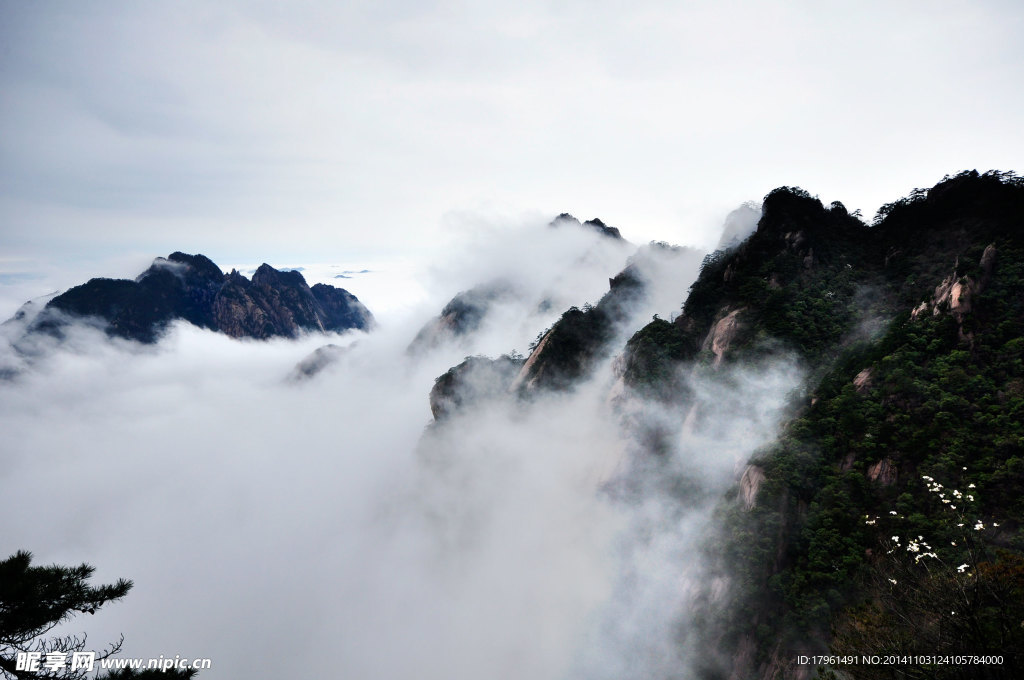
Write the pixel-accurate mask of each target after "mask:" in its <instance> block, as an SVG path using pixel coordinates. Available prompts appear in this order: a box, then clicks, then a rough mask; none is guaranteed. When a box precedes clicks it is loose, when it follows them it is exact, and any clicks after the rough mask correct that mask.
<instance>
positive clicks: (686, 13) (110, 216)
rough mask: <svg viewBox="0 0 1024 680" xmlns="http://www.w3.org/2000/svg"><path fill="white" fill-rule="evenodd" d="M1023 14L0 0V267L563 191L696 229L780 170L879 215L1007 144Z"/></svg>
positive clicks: (631, 223)
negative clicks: (908, 195) (879, 210)
mask: <svg viewBox="0 0 1024 680" xmlns="http://www.w3.org/2000/svg"><path fill="white" fill-rule="evenodd" d="M1022 37H1024V5H1021V4H1020V3H1017V2H971V3H965V2H938V1H936V0H929V1H928V2H898V3H893V2H888V1H886V2H859V3H833V2H821V1H820V0H816V1H814V2H748V3H739V2H723V1H715V2H651V1H646V0H630V2H613V1H601V0H597V1H594V0H588V1H587V2H574V1H571V0H570V1H566V2H537V1H533V0H517V1H516V2H488V3H470V2H448V1H443V2H430V1H428V0H416V1H415V2H412V1H409V2H406V1H401V2H380V1H373V2H314V1H296V2H288V3H277V2H227V1H223V2H217V3H207V2H188V1H184V2H164V3H156V2H147V3H138V2H132V3H129V2H112V1H109V0H105V1H104V2H60V3H58V2H46V1H36V2H14V1H11V0H0V278H2V279H3V281H4V282H5V283H8V284H10V283H11V281H16V280H17V281H23V280H24V277H25V275H26V272H27V273H32V272H37V271H39V270H40V269H46V268H47V267H52V268H57V269H60V268H63V267H66V266H70V265H71V264H73V263H76V262H77V263H81V262H91V263H96V262H103V263H105V264H103V265H102V266H101V267H100V265H98V264H91V265H90V266H95V267H100V271H96V272H94V273H96V274H107V275H115V274H118V273H119V274H120V275H123V276H128V275H134V274H135V273H137V271H138V270H139V267H138V264H140V263H141V262H142V261H143V260H144V259H146V258H150V257H152V256H154V255H158V254H162V255H166V254H167V253H169V252H171V251H173V250H184V251H186V252H202V253H205V254H207V255H210V256H211V257H213V259H214V260H215V261H217V262H218V263H231V262H239V261H254V262H260V261H263V260H266V261H269V262H271V263H274V264H277V265H282V264H289V263H291V264H298V263H299V262H301V261H318V262H346V263H349V262H351V263H358V261H359V260H361V259H367V258H381V257H390V256H392V255H394V254H396V252H397V251H399V250H402V251H405V254H409V253H414V254H415V253H418V252H422V251H423V250H424V249H427V248H430V247H435V246H436V245H437V244H438V243H441V242H443V241H444V239H445V238H448V237H449V236H450V234H449V231H450V230H449V229H448V225H450V224H451V223H453V222H454V223H456V224H459V225H461V227H462V228H464V227H465V225H466V224H470V225H471V224H472V221H473V219H476V218H478V217H481V218H488V219H490V218H495V217H498V218H501V219H522V218H524V216H525V217H532V218H533V219H540V218H542V217H547V216H549V215H553V214H556V213H558V212H561V211H570V212H573V213H575V214H577V215H578V216H580V217H582V218H589V217H593V216H599V217H601V218H603V219H604V220H605V221H606V222H609V223H610V224H614V225H616V226H618V227H620V228H621V229H622V230H623V233H624V235H625V236H626V237H627V238H630V239H631V240H633V241H635V242H644V241H647V240H650V239H663V240H667V241H670V242H675V243H693V244H696V245H712V244H713V242H714V235H713V230H714V228H715V227H717V226H718V225H720V224H721V220H722V217H723V216H724V215H725V214H726V213H727V212H728V211H729V210H730V209H732V208H734V207H735V206H736V205H738V204H739V203H741V202H743V201H745V200H750V199H753V200H760V198H761V197H763V196H764V194H765V193H767V192H768V191H769V190H771V189H772V188H774V187H776V186H780V185H783V184H789V185H794V184H795V185H799V186H803V187H804V188H806V189H808V190H809V191H811V192H812V193H814V194H818V195H819V196H820V197H821V198H822V200H824V201H826V202H828V201H832V200H842V201H843V202H844V203H845V204H846V205H847V207H848V208H849V209H851V210H853V209H855V208H860V209H862V210H863V211H864V213H865V215H866V216H868V217H870V216H871V215H872V214H873V213H874V211H875V210H876V209H877V207H878V206H879V205H880V204H881V203H884V202H887V201H890V200H893V199H895V198H897V197H899V196H902V195H905V194H906V193H907V192H909V190H911V189H913V188H914V187H917V186H930V185H931V184H934V183H935V182H936V181H938V180H939V179H940V178H941V177H942V176H943V175H944V174H946V173H954V172H957V171H959V170H962V169H966V168H977V169H979V170H987V169H990V168H997V169H1004V170H1006V169H1012V170H1021V169H1022V168H1021V167H1020V166H1021V159H1024V135H1021V134H1020V124H1021V119H1022V113H1021V112H1022V111H1024V88H1022V87H1021V86H1020V83H1021V82H1022V81H1024V56H1022V55H1024V39H1022ZM128 260H131V265H130V266H129V265H128V264H125V265H123V269H124V271H119V272H118V271H111V268H112V267H113V269H118V267H119V266H120V265H117V266H114V265H110V264H109V263H110V262H127V261H128ZM104 268H105V269H104ZM19 277H20V278H19ZM73 282H74V281H71V282H68V283H73ZM39 285H40V286H42V285H43V284H42V283H40V284H39ZM20 292H21V289H19V293H20ZM38 292H39V293H42V292H46V291H42V290H40V291H38Z"/></svg>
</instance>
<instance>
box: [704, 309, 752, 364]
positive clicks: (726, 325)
mask: <svg viewBox="0 0 1024 680" xmlns="http://www.w3.org/2000/svg"><path fill="white" fill-rule="evenodd" d="M742 311H743V310H742V309H734V310H732V311H731V312H729V313H728V314H726V315H725V316H723V317H722V318H721V319H719V320H718V321H717V322H716V323H715V325H714V326H712V328H711V330H710V331H709V332H708V335H707V337H706V338H705V339H704V343H703V347H702V349H706V350H711V353H712V354H713V355H714V357H715V359H714V363H713V364H712V365H713V366H714V367H715V368H718V367H719V366H720V365H721V363H722V357H724V356H725V353H726V351H728V349H729V347H730V345H732V342H733V340H734V339H735V338H736V335H737V333H739V331H740V321H739V315H740V313H741V312H742Z"/></svg>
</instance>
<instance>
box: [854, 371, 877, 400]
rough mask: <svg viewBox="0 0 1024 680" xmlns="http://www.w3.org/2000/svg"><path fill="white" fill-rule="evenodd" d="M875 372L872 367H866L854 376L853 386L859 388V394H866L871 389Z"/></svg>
mask: <svg viewBox="0 0 1024 680" xmlns="http://www.w3.org/2000/svg"><path fill="white" fill-rule="evenodd" d="M873 373H874V371H872V370H871V369H870V368H865V369H864V370H863V371H861V372H860V373H858V374H857V375H856V376H855V377H854V378H853V387H854V388H855V389H856V390H857V393H858V394H864V393H865V392H867V391H868V390H870V389H871V377H872V374H873Z"/></svg>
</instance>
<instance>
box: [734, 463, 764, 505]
mask: <svg viewBox="0 0 1024 680" xmlns="http://www.w3.org/2000/svg"><path fill="white" fill-rule="evenodd" d="M762 482H764V470H763V469H762V468H760V467H758V466H757V465H748V466H747V467H746V469H745V470H743V476H742V477H740V498H741V499H742V500H743V509H744V510H750V509H752V508H753V507H754V503H755V501H757V492H758V491H759V490H760V489H761V483H762Z"/></svg>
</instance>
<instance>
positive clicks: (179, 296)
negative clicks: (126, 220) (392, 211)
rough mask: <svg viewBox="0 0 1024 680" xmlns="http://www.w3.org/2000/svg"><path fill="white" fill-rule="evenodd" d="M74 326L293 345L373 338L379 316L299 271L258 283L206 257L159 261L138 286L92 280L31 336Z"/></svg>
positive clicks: (68, 295)
mask: <svg viewBox="0 0 1024 680" xmlns="http://www.w3.org/2000/svg"><path fill="white" fill-rule="evenodd" d="M76 318H86V319H91V320H93V321H94V322H97V323H99V324H100V325H101V327H103V329H104V330H105V331H106V332H107V333H108V334H109V335H112V336H118V337H122V338H127V339H130V340H137V341H140V342H146V343H151V342H155V341H156V340H157V339H158V338H159V336H160V334H161V332H162V331H163V330H164V329H165V328H166V327H167V325H168V324H169V323H170V322H172V321H175V320H179V319H180V320H184V321H188V322H189V323H191V324H194V325H196V326H199V327H201V328H208V329H211V330H215V331H219V332H222V333H225V334H227V335H230V336H232V337H235V338H243V337H247V338H257V339H265V338H271V337H295V336H297V335H298V334H300V333H303V332H308V331H320V332H326V331H345V330H349V329H360V330H368V329H369V328H370V327H372V325H373V323H374V321H373V315H372V314H371V313H370V311H369V310H368V309H366V307H365V306H363V305H362V303H360V302H359V300H358V299H356V297H355V296H354V295H352V294H351V293H349V292H348V291H345V290H342V289H339V288H334V287H333V286H326V285H323V284H317V285H315V286H313V288H310V287H309V286H308V285H307V284H306V281H305V279H304V278H303V276H302V274H300V273H299V272H297V271H284V272H282V271H278V270H276V269H274V268H273V267H271V266H270V265H268V264H263V265H261V266H260V267H259V269H257V270H256V272H255V274H253V277H252V280H251V281H250V280H249V279H247V278H245V277H244V276H242V275H241V274H239V273H238V272H237V271H232V272H231V273H229V274H227V275H225V274H224V273H223V272H222V271H221V269H220V268H219V267H218V266H217V265H216V264H214V263H213V262H212V261H211V260H210V259H209V258H207V257H205V256H203V255H188V254H185V253H180V252H175V253H171V254H170V255H169V256H168V257H167V258H162V257H160V258H157V259H156V260H154V261H153V264H152V265H151V266H150V267H149V269H147V270H146V271H144V272H143V273H142V274H140V275H139V276H138V277H137V278H136V279H135V280H134V281H130V280H127V279H91V280H90V281H89V282H87V283H84V284H82V285H80V286H76V287H74V288H72V289H70V290H68V291H67V292H65V293H63V294H61V295H58V296H56V297H55V298H53V299H52V300H51V301H50V302H49V303H48V304H47V305H46V307H45V308H44V309H43V310H42V312H40V313H39V315H38V316H37V317H36V319H35V320H34V321H33V322H32V324H30V325H29V327H28V330H29V332H46V333H50V334H52V335H57V336H59V335H60V334H61V332H62V328H63V327H64V325H65V324H67V323H68V322H69V321H71V320H73V319H76Z"/></svg>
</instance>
